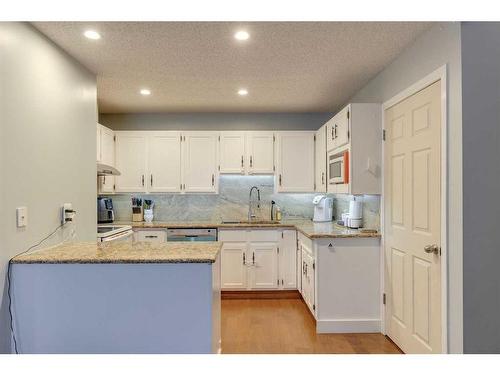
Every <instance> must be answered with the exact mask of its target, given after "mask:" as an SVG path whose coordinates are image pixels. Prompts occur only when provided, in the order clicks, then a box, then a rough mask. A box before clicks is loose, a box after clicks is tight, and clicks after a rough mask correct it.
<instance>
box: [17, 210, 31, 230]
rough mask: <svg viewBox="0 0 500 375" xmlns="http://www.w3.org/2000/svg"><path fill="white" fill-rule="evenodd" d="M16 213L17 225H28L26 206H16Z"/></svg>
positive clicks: (20, 226) (19, 226)
mask: <svg viewBox="0 0 500 375" xmlns="http://www.w3.org/2000/svg"><path fill="white" fill-rule="evenodd" d="M16 214H17V227H18V228H23V227H25V226H27V225H28V208H27V207H18V208H16Z"/></svg>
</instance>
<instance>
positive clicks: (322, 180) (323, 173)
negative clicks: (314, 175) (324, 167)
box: [321, 172, 325, 185]
mask: <svg viewBox="0 0 500 375" xmlns="http://www.w3.org/2000/svg"><path fill="white" fill-rule="evenodd" d="M324 184H325V172H321V185H324Z"/></svg>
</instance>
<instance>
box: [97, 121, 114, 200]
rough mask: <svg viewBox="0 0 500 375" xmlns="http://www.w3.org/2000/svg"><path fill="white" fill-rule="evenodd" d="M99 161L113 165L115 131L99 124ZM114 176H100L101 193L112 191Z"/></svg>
mask: <svg viewBox="0 0 500 375" xmlns="http://www.w3.org/2000/svg"><path fill="white" fill-rule="evenodd" d="M101 163H103V164H107V165H111V166H112V167H114V166H115V133H114V132H113V130H111V129H109V128H107V127H105V126H102V125H101ZM114 186H115V178H114V177H113V176H102V177H100V186H99V190H100V192H101V193H112V192H114V190H115V189H114Z"/></svg>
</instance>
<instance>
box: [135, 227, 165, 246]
mask: <svg viewBox="0 0 500 375" xmlns="http://www.w3.org/2000/svg"><path fill="white" fill-rule="evenodd" d="M165 239H166V234H165V231H164V230H138V231H136V232H134V240H135V241H139V242H153V243H162V242H165Z"/></svg>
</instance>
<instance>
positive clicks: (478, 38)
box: [462, 23, 500, 353]
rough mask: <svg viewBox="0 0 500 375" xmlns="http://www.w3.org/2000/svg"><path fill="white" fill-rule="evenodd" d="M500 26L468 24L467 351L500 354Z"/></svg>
mask: <svg viewBox="0 0 500 375" xmlns="http://www.w3.org/2000/svg"><path fill="white" fill-rule="evenodd" d="M499 62H500V23H464V24H462V116H463V117H462V122H463V174H464V176H465V178H464V198H465V199H464V236H463V241H464V269H463V270H464V351H465V352H466V353H500V323H499V316H500V271H499V268H500V246H499V244H498V243H499V241H498V239H499V235H498V218H499V215H500V201H499V200H498V194H499V192H500V156H499V155H500V110H499V103H500V64H499Z"/></svg>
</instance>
